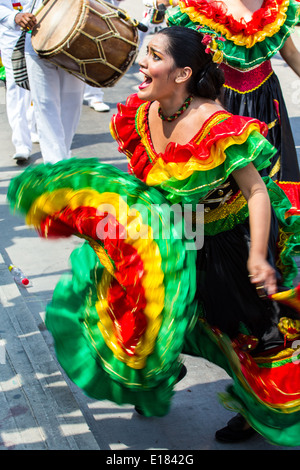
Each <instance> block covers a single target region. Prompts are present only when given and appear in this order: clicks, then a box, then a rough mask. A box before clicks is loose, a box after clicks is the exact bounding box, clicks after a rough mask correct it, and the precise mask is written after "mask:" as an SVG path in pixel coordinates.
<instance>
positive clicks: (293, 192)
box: [276, 181, 300, 217]
mask: <svg viewBox="0 0 300 470" xmlns="http://www.w3.org/2000/svg"><path fill="white" fill-rule="evenodd" d="M276 184H277V185H278V186H279V187H280V188H281V189H282V190H283V191H284V192H285V194H286V196H287V197H288V199H289V200H290V202H291V204H292V207H291V209H290V210H289V211H288V212H287V214H286V216H287V217H288V216H291V215H300V183H293V182H292V183H290V182H284V181H276Z"/></svg>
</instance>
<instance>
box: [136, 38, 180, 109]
mask: <svg viewBox="0 0 300 470" xmlns="http://www.w3.org/2000/svg"><path fill="white" fill-rule="evenodd" d="M167 46H168V38H167V37H166V36H164V35H162V34H159V33H158V34H156V35H155V36H153V38H152V39H151V41H150V42H149V43H148V47H147V54H146V56H145V57H144V58H143V59H142V60H141V61H140V72H141V73H142V74H144V81H143V82H142V83H141V84H140V85H139V92H138V96H139V98H140V99H142V100H145V101H154V100H157V101H161V100H162V99H165V98H167V97H169V96H171V95H172V93H173V90H174V88H173V87H174V86H175V79H176V76H177V74H178V68H177V67H176V65H175V62H174V59H173V58H172V56H171V55H170V54H169V53H168V50H167Z"/></svg>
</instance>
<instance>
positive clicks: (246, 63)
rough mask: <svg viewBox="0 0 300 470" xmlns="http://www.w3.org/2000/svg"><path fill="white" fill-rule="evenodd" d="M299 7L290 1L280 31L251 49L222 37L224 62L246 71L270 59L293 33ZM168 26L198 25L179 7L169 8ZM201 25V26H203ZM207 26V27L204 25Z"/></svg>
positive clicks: (189, 26)
mask: <svg viewBox="0 0 300 470" xmlns="http://www.w3.org/2000/svg"><path fill="white" fill-rule="evenodd" d="M299 15H300V5H299V3H298V2H297V1H296V0H291V2H290V5H289V7H288V9H287V11H286V21H285V22H284V24H283V25H282V26H281V28H280V30H279V31H278V32H277V33H276V34H274V35H273V36H271V37H266V38H265V39H264V40H263V41H261V42H257V43H256V44H255V45H254V46H253V47H251V48H247V47H245V46H237V45H236V44H234V43H233V41H231V40H228V39H227V38H226V36H222V34H220V33H219V32H218V36H222V37H223V39H224V43H223V49H222V52H223V55H224V59H223V60H224V62H225V63H227V64H229V65H231V66H232V67H237V68H241V69H247V68H250V67H254V66H257V65H260V64H261V63H262V62H265V61H266V60H269V59H271V58H272V57H273V56H274V55H275V54H277V52H278V51H279V50H280V49H281V48H282V46H283V45H284V43H285V41H286V40H287V38H288V37H289V36H290V34H291V33H292V32H293V29H294V27H295V26H296V25H297V24H298V22H299ZM166 19H167V22H168V24H169V26H174V25H177V26H184V27H187V28H194V29H195V28H196V27H197V26H199V24H200V23H194V22H192V21H191V20H190V18H189V16H188V15H187V14H186V13H182V12H181V10H180V8H179V7H174V8H169V9H168V10H167V16H166ZM204 25H205V23H203V25H202V26H204ZM205 26H207V25H205Z"/></svg>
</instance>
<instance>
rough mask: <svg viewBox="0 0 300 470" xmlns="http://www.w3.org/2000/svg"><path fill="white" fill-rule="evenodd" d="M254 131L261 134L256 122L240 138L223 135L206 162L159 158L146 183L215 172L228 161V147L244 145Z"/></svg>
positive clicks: (152, 183) (212, 148)
mask: <svg viewBox="0 0 300 470" xmlns="http://www.w3.org/2000/svg"><path fill="white" fill-rule="evenodd" d="M253 131H258V132H260V128H259V125H258V124H257V123H255V122H254V123H251V124H249V123H245V129H244V130H242V133H241V134H240V135H239V136H236V135H235V136H229V137H224V138H222V134H220V135H219V139H218V141H217V142H215V143H214V144H213V145H212V147H211V149H210V155H209V157H208V158H207V159H205V160H200V159H199V158H197V157H191V158H190V159H189V160H188V161H187V162H179V163H176V162H168V163H166V162H165V161H164V160H163V159H162V158H161V157H159V158H158V159H157V160H156V161H155V163H154V165H153V167H152V168H151V170H150V171H149V173H148V175H147V179H146V183H147V184H148V185H149V186H154V185H157V184H161V183H163V182H164V181H167V180H168V179H170V178H175V179H176V180H180V181H182V180H185V179H186V178H189V177H190V176H191V175H192V174H193V173H194V172H195V171H207V170H213V169H215V168H217V167H218V166H219V165H222V163H224V161H225V159H226V154H225V151H226V149H227V148H228V147H230V146H231V145H235V144H237V145H241V144H243V143H244V142H246V140H247V139H248V137H249V135H250V134H251V133H252V132H253Z"/></svg>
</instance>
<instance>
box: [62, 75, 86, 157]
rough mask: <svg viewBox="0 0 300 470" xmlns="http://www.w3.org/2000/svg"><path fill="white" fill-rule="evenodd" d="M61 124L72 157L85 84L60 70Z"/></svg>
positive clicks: (66, 145) (67, 148)
mask: <svg viewBox="0 0 300 470" xmlns="http://www.w3.org/2000/svg"><path fill="white" fill-rule="evenodd" d="M58 73H59V77H60V103H61V122H62V126H63V129H64V136H65V147H66V150H67V152H68V155H69V156H71V145H72V141H73V137H74V135H75V132H76V129H77V127H78V124H79V120H80V116H81V110H82V101H83V93H84V89H85V83H84V82H83V81H82V80H79V79H78V78H76V77H75V76H74V75H71V74H70V73H68V72H66V71H65V70H63V69H60V70H59V72H58Z"/></svg>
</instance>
